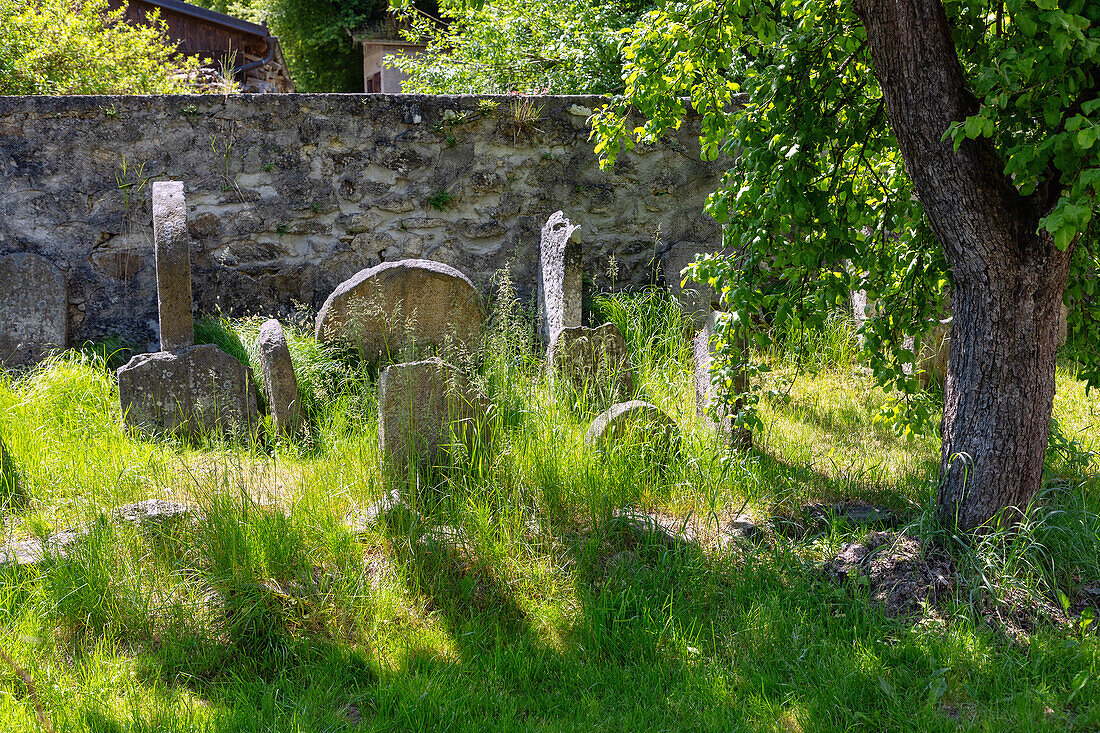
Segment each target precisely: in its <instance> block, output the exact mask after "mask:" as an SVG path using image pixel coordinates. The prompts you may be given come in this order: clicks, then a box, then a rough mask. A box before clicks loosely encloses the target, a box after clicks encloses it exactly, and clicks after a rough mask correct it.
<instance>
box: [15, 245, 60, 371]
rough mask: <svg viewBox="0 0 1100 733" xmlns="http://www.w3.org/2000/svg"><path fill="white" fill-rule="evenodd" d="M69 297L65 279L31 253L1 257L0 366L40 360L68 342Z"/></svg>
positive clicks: (47, 261)
mask: <svg viewBox="0 0 1100 733" xmlns="http://www.w3.org/2000/svg"><path fill="white" fill-rule="evenodd" d="M68 311H69V295H68V289H67V288H66V286H65V276H64V275H63V274H61V271H60V270H58V269H57V268H56V267H54V266H53V265H52V264H51V263H50V261H49V260H47V259H45V258H44V257H40V256H39V255H36V254H32V253H30V252H16V253H14V254H8V255H3V256H0V322H2V323H3V326H2V327H0V364H3V365H4V366H23V365H28V364H34V363H35V362H37V361H39V360H40V359H41V358H42V357H43V356H45V354H46V352H47V351H49V350H50V349H53V348H62V349H63V348H65V347H66V346H68V341H69V326H68V324H69V317H68Z"/></svg>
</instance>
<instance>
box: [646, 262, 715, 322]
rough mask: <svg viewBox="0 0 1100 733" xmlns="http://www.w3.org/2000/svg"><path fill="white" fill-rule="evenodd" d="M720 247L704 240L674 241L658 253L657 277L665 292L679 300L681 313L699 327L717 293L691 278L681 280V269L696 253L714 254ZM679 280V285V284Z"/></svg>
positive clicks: (682, 277) (712, 307) (713, 303)
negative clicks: (663, 284)
mask: <svg viewBox="0 0 1100 733" xmlns="http://www.w3.org/2000/svg"><path fill="white" fill-rule="evenodd" d="M722 251H723V250H722V248H721V247H717V246H715V245H712V244H706V243H704V242H690V241H685V242H677V243H675V244H673V245H672V246H671V247H669V248H668V250H667V251H666V252H665V253H664V254H663V255H661V276H662V277H663V278H664V281H665V286H666V287H667V288H668V289H669V292H671V293H672V295H673V296H674V297H675V298H676V299H677V300H678V301H680V305H682V306H683V308H684V314H685V315H686V316H687V317H688V320H689V321H690V322H691V323H693V324H694V325H695V328H702V326H703V325H704V324H705V323H706V320H707V316H709V315H710V312H711V311H712V310H714V307H715V303H716V301H717V300H718V293H717V292H715V290H714V288H712V287H711V286H709V285H704V284H702V283H697V282H695V281H694V280H690V279H689V280H687V281H686V282H685V281H684V276H683V275H682V274H681V272H682V271H683V269H684V268H685V267H687V266H688V265H690V264H691V263H692V262H694V261H695V258H696V256H697V255H706V254H718V253H720V252H722ZM681 283H682V284H681Z"/></svg>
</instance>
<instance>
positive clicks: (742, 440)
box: [692, 311, 752, 449]
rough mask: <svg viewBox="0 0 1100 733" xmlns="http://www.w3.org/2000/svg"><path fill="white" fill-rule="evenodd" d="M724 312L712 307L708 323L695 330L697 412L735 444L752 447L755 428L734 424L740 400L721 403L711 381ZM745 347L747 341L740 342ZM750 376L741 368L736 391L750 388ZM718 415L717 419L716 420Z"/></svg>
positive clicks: (728, 441) (693, 352) (693, 342)
mask: <svg viewBox="0 0 1100 733" xmlns="http://www.w3.org/2000/svg"><path fill="white" fill-rule="evenodd" d="M720 317H721V314H720V313H718V312H717V311H711V314H710V316H709V317H708V318H707V321H706V323H705V324H704V325H703V327H702V328H701V329H699V332H698V333H697V334H695V339H694V340H693V341H692V354H693V357H694V361H695V412H696V414H697V415H698V416H699V417H700V418H701V419H702V420H703V421H704V422H705V423H706V424H707V425H708V426H709V427H710V428H711V429H712V430H714V431H715V433H716V434H717V435H718V437H719V438H721V439H722V440H723V441H725V442H727V443H728V444H729V445H730V446H731V447H733V448H739V449H749V448H751V447H752V431H751V430H749V429H748V428H746V427H740V428H736V427H734V424H733V423H734V420H735V419H736V418H737V413H738V412H739V411H740V409H741V401H740V400H737V401H736V402H735V403H734V404H733V405H732V409H731V406H730V405H721V404H718V399H719V395H718V394H717V391H716V390H715V388H714V385H713V383H712V382H711V375H710V366H711V362H712V361H713V360H714V344H713V341H712V340H713V338H714V334H715V330H716V327H717V324H718V320H719V318H720ZM740 346H741V348H744V345H743V344H741V345H740ZM748 386H749V382H748V377H747V376H746V375H745V373H744V372H739V373H738V374H737V377H736V378H735V379H734V383H733V391H734V392H735V393H742V392H746V391H748ZM715 417H717V419H718V420H717V422H715V419H714V418H715Z"/></svg>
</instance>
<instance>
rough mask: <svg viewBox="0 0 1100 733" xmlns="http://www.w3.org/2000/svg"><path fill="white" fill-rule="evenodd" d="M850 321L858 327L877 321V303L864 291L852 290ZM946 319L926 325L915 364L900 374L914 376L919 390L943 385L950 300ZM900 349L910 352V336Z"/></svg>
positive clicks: (945, 377) (949, 337)
mask: <svg viewBox="0 0 1100 733" xmlns="http://www.w3.org/2000/svg"><path fill="white" fill-rule="evenodd" d="M851 299H852V317H853V318H855V321H856V324H857V325H863V324H864V323H866V322H867V321H870V320H871V319H873V318H877V317H878V311H879V305H878V301H877V300H875V299H873V298H871V297H869V296H868V295H867V291H865V290H853V291H852V294H851ZM946 310H947V314H948V316H947V318H945V319H943V320H936V319H933V320H930V321H928V323H927V324H926V327H925V330H924V333H923V334H922V336H921V347H920V349H919V350H917V352H916V353H915V354H914V363H913V364H905V365H903V367H902V371H903V372H904V373H905V374H912V373H913V372H914V369H915V370H916V372H917V379H918V380H919V382H920V384H921V386H922V387H924V388H927V387H928V386H929V385H930V384H931V383H933V382H936V383H939V384H943V382H944V380H945V379H947V359H948V356H949V354H950V352H951V317H950V312H951V297H950V295H949V296H948V297H947V303H946ZM901 345H902V347H903V348H906V349H909V350H913V348H914V347H915V346H916V341H915V339H913V337H912V336H906V337H905V338H904V339H902V343H901Z"/></svg>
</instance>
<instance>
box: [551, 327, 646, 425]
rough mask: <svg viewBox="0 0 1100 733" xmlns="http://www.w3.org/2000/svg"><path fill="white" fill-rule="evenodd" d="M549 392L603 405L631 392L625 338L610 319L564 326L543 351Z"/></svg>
mask: <svg viewBox="0 0 1100 733" xmlns="http://www.w3.org/2000/svg"><path fill="white" fill-rule="evenodd" d="M546 362H547V368H548V370H549V372H550V393H551V395H553V396H554V397H555V398H556V399H561V398H566V397H568V396H570V395H572V396H573V397H575V398H577V399H578V400H583V401H584V402H586V403H587V404H588V405H598V406H605V405H607V404H613V403H615V402H618V401H621V400H626V399H630V398H631V397H632V396H633V395H634V376H633V373H632V370H631V365H630V355H629V354H628V353H627V350H626V340H625V339H623V335H622V334H621V333H620V332H619V329H618V328H617V327H616V326H615V324H613V323H605V324H603V325H602V326H599V327H597V328H588V327H586V326H578V327H576V328H563V329H562V330H561V332H560V333H559V334H558V335H557V337H556V338H555V339H554V340H553V341H552V342H551V343H550V348H549V350H548V351H547V354H546Z"/></svg>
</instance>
